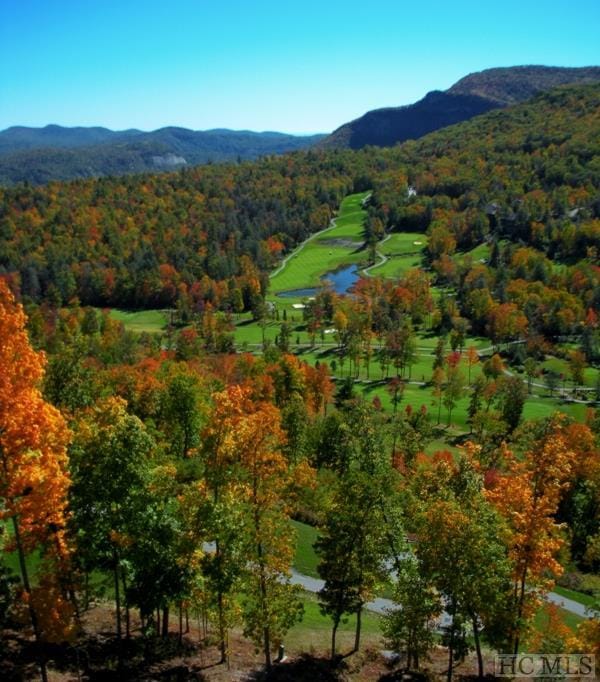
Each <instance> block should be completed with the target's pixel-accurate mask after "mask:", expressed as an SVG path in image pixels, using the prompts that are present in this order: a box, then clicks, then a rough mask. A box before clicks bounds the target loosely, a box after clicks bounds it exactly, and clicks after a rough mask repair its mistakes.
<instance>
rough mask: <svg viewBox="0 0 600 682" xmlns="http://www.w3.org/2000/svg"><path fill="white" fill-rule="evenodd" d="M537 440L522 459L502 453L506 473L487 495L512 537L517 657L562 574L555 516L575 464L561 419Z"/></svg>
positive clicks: (546, 426) (547, 426)
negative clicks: (541, 600) (543, 595)
mask: <svg viewBox="0 0 600 682" xmlns="http://www.w3.org/2000/svg"><path fill="white" fill-rule="evenodd" d="M536 435H537V438H536V439H535V440H534V441H533V442H532V444H531V446H530V447H529V448H528V449H527V450H526V452H525V453H524V455H523V457H521V458H517V457H516V456H515V455H514V454H513V453H512V452H511V451H510V450H508V449H506V448H505V449H504V450H503V459H504V463H505V464H504V467H505V472H504V473H502V474H499V475H497V476H495V477H494V478H493V479H492V480H493V483H492V484H491V486H490V487H489V489H488V490H487V491H486V495H487V497H488V499H489V500H490V501H491V502H492V504H493V505H494V506H495V507H496V508H497V509H498V511H499V512H500V514H501V515H502V516H503V517H504V518H505V519H506V521H507V523H508V526H509V529H510V531H511V535H510V539H509V558H510V560H511V564H512V580H513V586H514V591H513V594H514V597H513V601H512V610H513V625H512V629H513V648H514V651H515V653H517V652H518V650H519V645H520V642H521V639H522V634H523V632H524V630H525V629H526V627H527V624H528V622H529V620H530V619H531V618H532V616H533V615H534V613H535V607H536V604H537V598H538V597H537V595H538V592H539V591H542V592H543V591H545V590H547V589H548V588H549V587H550V586H551V585H552V578H553V577H556V576H558V575H560V573H561V572H562V568H561V566H560V564H559V563H558V561H557V559H556V554H557V552H558V550H559V549H560V548H561V546H562V545H563V539H562V535H561V530H560V526H559V524H557V522H556V519H555V514H556V512H557V509H558V505H559V502H560V499H561V496H562V495H563V492H564V491H565V490H566V489H567V488H568V486H569V479H570V476H571V473H572V468H573V464H574V458H575V452H574V450H573V449H572V447H571V444H570V442H569V438H568V432H567V430H566V425H565V422H564V418H563V417H561V416H560V415H559V416H556V417H553V418H552V419H550V420H549V421H548V422H546V423H545V424H543V425H542V426H541V427H540V430H539V432H538V433H537V434H536Z"/></svg>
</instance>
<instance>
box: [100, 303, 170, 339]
mask: <svg viewBox="0 0 600 682" xmlns="http://www.w3.org/2000/svg"><path fill="white" fill-rule="evenodd" d="M110 316H111V317H112V319H113V320H118V321H119V322H122V323H123V324H124V325H125V329H127V330H128V331H132V332H139V333H141V332H148V333H150V334H156V333H158V332H161V331H163V330H164V329H165V328H166V326H167V324H168V312H167V311H165V310H139V311H137V312H134V311H127V310H117V309H116V308H113V309H112V310H111V311H110Z"/></svg>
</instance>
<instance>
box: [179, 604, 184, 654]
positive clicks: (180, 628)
mask: <svg viewBox="0 0 600 682" xmlns="http://www.w3.org/2000/svg"><path fill="white" fill-rule="evenodd" d="M182 642H183V604H182V603H181V602H179V645H180V646H181V643H182Z"/></svg>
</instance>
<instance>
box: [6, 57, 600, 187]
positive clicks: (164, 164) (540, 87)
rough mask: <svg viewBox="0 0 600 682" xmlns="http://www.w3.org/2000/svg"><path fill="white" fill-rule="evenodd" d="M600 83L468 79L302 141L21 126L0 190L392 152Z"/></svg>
mask: <svg viewBox="0 0 600 682" xmlns="http://www.w3.org/2000/svg"><path fill="white" fill-rule="evenodd" d="M594 82H600V67H597V66H590V67H582V68H562V67H553V66H513V67H506V68H497V69H488V70H486V71H480V72H478V73H472V74H470V75H468V76H465V77H464V78H461V80H459V81H458V82H457V83H455V84H454V85H453V86H452V87H451V88H449V89H448V90H446V91H444V92H442V91H440V90H434V91H432V92H429V93H428V94H427V95H425V97H424V98H423V99H422V100H419V101H418V102H416V103H415V104H409V105H407V106H403V107H388V108H385V109H375V110H373V111H369V112H367V113H366V114H365V115H364V116H361V117H360V118H357V119H356V120H354V121H351V122H350V123H346V124H344V125H342V126H340V127H339V128H338V129H337V130H335V131H334V132H333V133H331V135H310V136H305V137H304V136H295V135H286V134H283V133H275V132H263V133H255V132H251V131H247V130H241V131H234V130H225V129H215V130H206V131H195V130H188V129H187V128H176V127H168V128H160V129H159V130H154V131H152V132H143V131H141V130H135V129H130V130H121V131H114V130H109V129H108V128H100V127H94V128H81V127H78V128H64V127H62V126H58V125H48V126H46V127H45V128H27V127H23V126H15V127H12V128H7V129H6V130H3V131H0V184H4V185H7V184H8V185H10V184H14V183H17V182H22V181H28V182H30V183H33V184H43V183H45V182H48V181H50V180H69V179H73V178H86V177H95V176H103V175H124V174H126V173H139V172H144V171H154V172H158V171H165V170H173V169H177V168H181V167H183V166H187V165H197V164H202V163H207V162H211V161H214V162H217V161H236V160H238V159H240V160H251V159H256V158H259V157H260V156H265V155H269V154H282V153H285V152H290V151H296V150H300V149H307V148H310V147H316V148H319V149H335V148H342V149H360V148H361V147H364V146H366V145H376V146H380V147H386V146H391V145H394V144H396V143H398V142H403V141H405V140H409V139H417V138H419V137H422V136H423V135H426V134H427V133H430V132H433V131H434V130H438V129H440V128H445V127H446V126H449V125H452V124H454V123H460V122H461V121H466V120H467V119H470V118H473V117H474V116H478V115H479V114H483V113H485V112H487V111H489V110H490V109H497V108H501V107H506V106H510V105H512V104H516V103H519V102H523V101H525V100H528V99H529V98H531V97H533V96H534V95H536V94H538V93H540V92H543V91H546V90H550V89H552V88H554V87H557V86H560V85H568V84H575V83H578V84H587V83H594Z"/></svg>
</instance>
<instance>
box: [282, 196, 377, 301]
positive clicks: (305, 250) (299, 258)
mask: <svg viewBox="0 0 600 682" xmlns="http://www.w3.org/2000/svg"><path fill="white" fill-rule="evenodd" d="M367 194H368V192H362V193H360V194H351V195H349V196H347V197H346V198H345V199H344V200H343V201H342V204H341V206H340V211H339V215H338V217H337V218H336V220H335V225H334V226H332V227H330V228H328V229H326V230H323V231H322V232H319V233H318V234H316V235H313V237H311V238H309V239H308V240H307V241H306V242H305V243H304V244H303V245H301V246H300V247H299V248H298V249H297V250H296V251H295V252H294V253H293V254H292V255H291V256H290V257H289V259H288V260H287V262H286V264H285V265H284V266H283V267H280V268H278V269H277V270H276V271H275V273H276V274H274V275H273V276H272V277H271V287H270V288H271V292H272V293H277V292H280V291H290V290H293V289H302V288H305V287H313V286H318V285H319V283H320V279H321V277H322V276H323V275H324V274H325V273H327V272H330V271H332V270H335V269H337V268H339V267H340V266H342V265H351V264H353V263H359V262H361V261H364V260H365V258H366V251H365V250H364V249H363V241H364V236H363V221H364V218H365V216H366V211H365V209H364V208H363V206H362V202H363V201H364V199H365V197H366V196H367ZM279 300H281V299H279Z"/></svg>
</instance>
